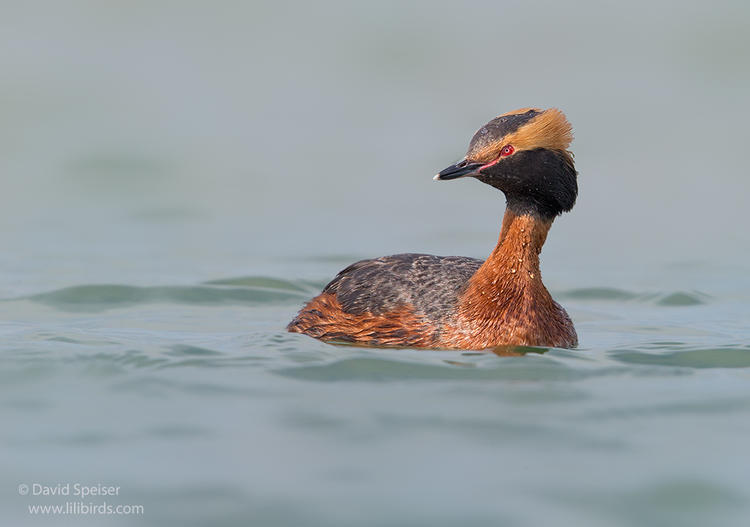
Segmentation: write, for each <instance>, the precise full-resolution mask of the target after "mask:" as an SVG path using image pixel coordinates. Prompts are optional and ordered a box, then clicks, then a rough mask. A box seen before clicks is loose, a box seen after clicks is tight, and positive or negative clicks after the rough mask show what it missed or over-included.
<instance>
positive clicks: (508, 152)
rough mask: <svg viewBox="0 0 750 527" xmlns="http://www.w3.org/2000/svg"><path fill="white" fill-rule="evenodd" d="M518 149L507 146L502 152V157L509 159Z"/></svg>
mask: <svg viewBox="0 0 750 527" xmlns="http://www.w3.org/2000/svg"><path fill="white" fill-rule="evenodd" d="M515 151H516V149H515V148H513V145H505V146H504V147H503V149H502V150H500V157H507V156H509V155H511V154H512V153H513V152H515Z"/></svg>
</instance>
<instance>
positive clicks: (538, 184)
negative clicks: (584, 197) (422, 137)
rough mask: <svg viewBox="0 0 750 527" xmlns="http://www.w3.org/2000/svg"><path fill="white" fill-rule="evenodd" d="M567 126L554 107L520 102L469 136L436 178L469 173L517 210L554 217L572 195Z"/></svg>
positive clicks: (569, 202)
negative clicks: (520, 105)
mask: <svg viewBox="0 0 750 527" xmlns="http://www.w3.org/2000/svg"><path fill="white" fill-rule="evenodd" d="M572 140H573V132H572V129H571V126H570V123H569V122H568V120H567V119H566V118H565V115H564V114H563V113H562V112H561V111H560V110H558V109H557V108H550V109H548V110H540V109H538V108H522V109H520V110H515V111H513V112H508V113H506V114H503V115H500V116H499V117H495V118H494V119H492V120H491V121H490V122H488V123H487V124H486V125H484V126H483V127H482V128H480V129H479V130H478V131H477V133H475V134H474V137H472V139H471V142H470V143H469V149H468V151H467V152H466V156H465V157H464V158H463V159H462V160H461V161H459V162H458V163H456V164H454V165H451V166H449V167H448V168H446V169H445V170H442V171H441V172H440V173H438V174H437V175H436V176H435V179H436V180H448V179H457V178H461V177H466V176H472V177H475V178H477V179H478V180H480V181H482V182H484V183H487V184H488V185H491V186H493V187H495V188H497V189H499V190H502V191H503V193H504V194H505V197H506V200H507V204H508V208H509V209H511V210H512V211H513V212H516V213H517V214H534V215H538V216H541V217H543V218H554V217H555V216H557V215H559V214H562V213H563V212H567V211H569V210H570V209H572V208H573V205H574V204H575V201H576V196H577V195H578V183H577V179H576V176H577V172H576V170H575V166H574V163H573V154H572V153H571V152H570V151H568V150H567V148H568V147H569V146H570V142H571V141H572Z"/></svg>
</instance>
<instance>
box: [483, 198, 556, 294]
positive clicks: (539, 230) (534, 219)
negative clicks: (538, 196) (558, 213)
mask: <svg viewBox="0 0 750 527" xmlns="http://www.w3.org/2000/svg"><path fill="white" fill-rule="evenodd" d="M552 221H553V220H549V219H542V218H540V217H539V216H536V215H532V214H517V213H515V212H513V211H512V210H510V209H507V210H506V211H505V215H504V216H503V223H502V226H501V228H500V237H499V238H498V241H497V246H496V247H495V249H494V250H493V251H492V253H491V254H490V256H489V258H487V260H486V261H485V262H484V264H483V265H482V267H481V268H480V269H479V271H481V272H483V273H486V274H492V275H498V274H500V275H511V276H510V278H515V279H516V280H521V281H525V280H526V279H529V280H541V278H540V276H539V253H540V252H542V246H543V245H544V242H545V240H546V239H547V233H548V232H549V229H550V227H551V226H552ZM477 274H479V273H477ZM512 275H517V276H515V277H513V276H512Z"/></svg>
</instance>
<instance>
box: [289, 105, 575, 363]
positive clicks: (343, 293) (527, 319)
mask: <svg viewBox="0 0 750 527" xmlns="http://www.w3.org/2000/svg"><path fill="white" fill-rule="evenodd" d="M572 140H573V132H572V127H571V125H570V123H569V122H568V120H567V118H566V117H565V114H564V113H563V112H562V111H560V110H559V109H557V108H549V109H546V110H543V109H540V108H530V107H529V108H521V109H518V110H514V111H511V112H508V113H504V114H502V115H500V116H498V117H496V118H494V119H492V120H491V121H489V122H488V123H487V124H485V125H484V126H482V127H481V128H480V129H479V130H478V131H477V132H476V133H475V134H474V136H473V137H472V139H471V141H470V142H469V147H468V151H467V152H466V155H465V157H464V158H463V159H461V160H460V161H458V162H457V163H455V164H453V165H451V166H449V167H448V168H446V169H444V170H442V171H440V172H439V173H438V174H437V175H436V176H435V177H434V179H435V180H438V181H446V180H453V179H458V178H465V177H473V178H476V179H478V180H479V181H481V182H483V183H486V184H487V185H490V186H491V187H494V188H496V189H498V190H500V191H502V192H503V193H504V195H505V201H506V207H505V212H504V215H503V218H502V223H501V228H500V236H499V239H498V242H497V245H496V246H495V248H494V250H493V251H492V252H491V253H490V255H489V256H488V257H487V259H485V260H484V261H482V260H479V259H476V258H469V257H463V256H433V255H429V254H416V253H408V254H395V255H392V256H383V257H380V258H373V259H368V260H362V261H359V262H356V263H354V264H352V265H350V266H349V267H347V268H345V269H344V270H342V271H341V272H340V273H338V275H337V276H336V277H335V278H334V279H333V280H331V282H329V283H328V285H326V286H325V287H324V288H323V290H322V292H321V293H320V294H319V295H318V296H316V297H315V298H313V299H312V300H310V301H309V302H307V304H306V305H305V306H304V307H303V308H302V309H301V310H300V311H299V313H297V315H296V316H295V317H294V319H293V320H292V321H291V322H290V323H289V325H288V326H287V330H288V331H290V332H294V333H303V334H306V335H309V336H311V337H315V338H318V339H321V340H323V341H329V342H332V343H350V344H356V345H363V346H373V347H395V348H425V349H448V350H450V349H454V350H468V349H471V350H482V349H487V348H496V347H501V346H538V347H558V348H574V347H576V346H577V345H578V336H577V334H576V330H575V328H574V326H573V322H572V320H571V318H570V316H568V313H567V312H566V311H565V309H564V308H563V307H562V306H561V305H560V304H558V303H557V302H556V301H555V300H554V299H553V298H552V296H551V295H550V293H549V291H548V290H547V288H546V287H545V286H544V284H543V283H542V276H541V273H540V270H539V253H540V252H541V250H542V246H543V245H544V242H545V240H546V238H547V233H548V232H549V230H550V227H551V226H552V222H553V221H554V220H555V218H556V217H557V216H559V215H560V214H562V213H563V212H568V211H570V210H571V209H572V208H573V206H574V205H575V202H576V198H577V196H578V172H577V171H576V169H575V164H574V159H573V153H572V152H571V151H570V150H568V148H569V146H570V143H571V141H572Z"/></svg>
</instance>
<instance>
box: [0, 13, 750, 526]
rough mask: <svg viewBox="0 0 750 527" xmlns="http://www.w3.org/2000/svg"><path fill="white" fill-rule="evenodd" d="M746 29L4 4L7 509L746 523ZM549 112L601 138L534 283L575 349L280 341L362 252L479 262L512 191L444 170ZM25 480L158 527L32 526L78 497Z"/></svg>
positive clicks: (239, 516) (209, 518) (224, 518)
mask: <svg viewBox="0 0 750 527" xmlns="http://www.w3.org/2000/svg"><path fill="white" fill-rule="evenodd" d="M749 16H750V15H749V12H748V8H747V7H746V6H745V5H744V4H740V3H736V4H732V3H714V4H711V5H710V6H709V5H704V4H702V3H700V4H698V3H696V4H695V5H691V4H686V3H677V2H675V3H673V4H669V5H668V4H663V5H660V6H656V7H655V6H653V5H650V4H648V5H647V4H643V5H637V4H633V3H630V4H628V5H627V6H612V5H600V3H590V4H577V5H576V6H563V5H562V4H561V5H557V4H555V3H550V4H538V5H531V4H527V3H524V4H523V5H521V4H518V3H507V4H505V3H486V4H485V3H474V4H465V5H462V6H460V7H459V6H458V5H456V6H452V5H448V4H445V5H443V4H434V3H429V4H427V3H425V4H416V3H414V4H409V5H408V6H407V7H404V6H401V5H400V4H395V3H394V4H378V5H377V6H376V5H368V6H364V5H362V6H359V7H352V6H351V5H350V4H343V3H342V4H327V5H325V6H316V7H315V8H313V7H308V6H307V4H297V5H293V6H278V7H271V6H260V5H250V4H247V5H245V6H244V7H243V6H239V5H230V4H222V5H221V6H217V5H209V4H205V5H204V6H199V5H193V4H191V5H189V6H188V5H187V4H181V5H177V4H174V5H169V4H153V3H150V2H149V3H145V2H144V3H141V4H139V3H128V4H122V5H121V6H120V7H119V8H116V7H114V5H107V6H104V5H103V4H100V3H96V2H78V3H75V4H71V5H67V6H63V5H62V4H61V3H54V4H53V3H50V5H48V6H45V8H44V9H42V10H39V9H38V8H34V7H32V6H28V7H12V8H11V7H9V6H8V7H6V9H4V15H3V17H2V21H0V25H2V27H1V29H2V30H3V33H2V34H3V37H2V38H3V39H4V41H5V42H4V45H3V46H0V65H1V66H2V67H3V72H4V74H5V75H4V77H5V79H6V80H5V81H4V82H3V83H2V84H0V110H1V112H0V113H2V115H3V118H2V119H0V138H1V139H2V141H0V174H1V176H0V177H1V178H2V184H3V190H2V193H0V240H1V241H2V246H3V251H2V252H1V253H0V360H2V368H1V369H0V417H2V423H3V425H2V426H1V427H0V445H1V446H2V448H0V523H2V524H3V525H5V524H8V525H38V524H49V525H81V524H91V525H110V524H113V525H126V524H128V525H129V524H135V525H269V526H276V525H279V526H298V525H321V526H351V525H367V526H369V525H372V526H380V525H403V526H411V525H425V526H428V525H429V526H443V525H444V526H454V525H511V526H513V525H522V526H526V525H528V526H537V525H549V524H552V523H553V522H554V524H555V525H571V526H572V525H575V526H584V525H591V526H609V525H613V526H642V525H654V526H661V525H688V526H693V525H694V526H703V525H708V524H711V525H744V524H746V522H747V518H748V517H750V501H749V500H750V476H748V473H750V456H748V455H747V452H746V451H747V446H746V445H747V437H748V436H749V435H750V327H749V326H748V321H750V265H749V264H748V259H747V255H748V247H750V234H749V233H748V229H746V227H745V224H746V218H745V214H744V210H745V203H746V197H747V195H748V192H750V177H749V176H750V174H748V169H747V162H746V156H745V155H744V150H745V143H746V141H747V131H746V125H745V123H746V122H747V120H746V119H747V117H748V115H749V114H750V112H749V111H748V110H750V104H749V103H748V100H747V93H750V72H748V69H747V64H748V63H750V61H748V58H749V57H748V56H747V55H748V49H750V40H748V36H747V35H750V32H749V31H748V29H750V24H749V23H748V20H749ZM522 22H523V23H522ZM521 43H522V44H523V45H521ZM527 105H540V106H553V105H554V106H559V107H561V108H562V109H563V110H565V111H566V112H567V114H568V116H569V118H570V120H571V121H572V123H573V125H574V128H575V130H576V141H575V142H574V144H573V149H574V151H575V153H576V161H577V167H578V169H579V171H580V179H579V183H580V187H581V194H580V197H579V203H578V205H577V206H576V208H575V209H574V210H573V212H572V213H571V214H568V215H565V216H564V217H562V218H560V219H559V220H558V221H557V222H556V223H555V225H554V226H553V229H552V231H551V233H550V236H549V240H548V243H547V245H546V246H545V249H544V252H543V254H542V266H543V272H544V277H545V281H546V283H547V285H548V287H549V288H550V290H551V291H552V292H553V294H554V296H555V297H556V298H557V299H558V300H559V301H560V302H561V303H562V304H563V305H564V306H565V307H566V308H567V309H568V311H569V313H570V314H571V316H572V318H573V320H574V322H575V324H576V327H577V330H578V334H579V338H580V342H581V346H580V348H579V349H577V350H549V351H546V352H545V350H526V351H532V353H528V354H526V355H524V356H521V357H507V356H499V355H496V354H493V353H486V352H485V353H458V352H442V351H441V352H432V351H414V350H376V349H363V348H352V347H346V346H331V345H326V344H323V343H320V342H317V341H315V340H313V339H310V338H307V337H304V336H301V335H292V334H288V333H286V332H285V331H284V326H285V325H286V323H287V322H288V321H289V319H290V318H291V317H292V316H293V314H294V312H295V311H296V310H297V309H298V308H299V307H300V306H301V304H302V303H303V302H304V301H305V300H306V299H308V298H309V297H310V296H312V295H314V294H316V292H317V291H319V289H320V287H321V286H322V285H323V284H324V283H325V282H326V281H327V280H328V279H330V278H331V277H332V276H333V275H334V274H335V273H336V272H337V271H338V270H340V269H341V268H343V267H344V266H346V265H348V264H349V263H351V262H352V261H355V260H357V259H361V258H365V257H372V256H378V255H383V254H392V253H398V252H404V251H414V252H431V253H435V254H463V255H468V256H475V257H484V256H486V254H487V253H488V252H489V251H490V249H491V248H492V246H493V245H494V243H495V240H496V236H497V228H498V226H499V221H500V215H501V213H502V198H501V196H500V195H498V194H497V193H495V192H493V191H491V190H490V189H488V188H485V187H483V186H482V185H480V184H479V183H476V182H471V181H457V182H452V183H447V182H446V183H443V184H438V183H434V182H432V181H431V176H432V174H434V173H435V172H436V171H437V170H439V169H441V168H444V166H447V164H449V163H450V162H452V161H454V160H455V159H456V158H458V157H460V156H461V155H462V153H463V150H464V148H465V145H466V143H467V142H468V139H469V138H470V136H471V134H472V133H473V132H474V130H475V129H476V128H477V127H478V126H479V125H481V124H482V123H483V122H485V121H486V120H488V119H489V118H491V117H492V116H494V115H495V114H498V113H501V112H504V111H507V110H510V109H513V108H517V107H521V106H527ZM716 130H721V134H717V133H713V132H714V131H716ZM34 483H38V484H43V485H55V484H58V483H61V484H65V483H70V484H71V486H72V485H73V484H74V483H81V484H84V485H95V484H98V483H101V484H105V485H114V486H120V487H121V490H120V492H119V494H118V495H117V496H114V497H111V498H107V501H108V502H109V503H111V504H113V505H143V507H144V513H143V514H142V515H139V516H115V515H109V516H96V515H92V514H89V515H86V516H81V515H67V516H66V515H57V516H55V517H52V518H50V517H48V518H39V517H35V516H33V515H30V514H29V512H28V506H29V505H37V504H41V505H44V504H60V503H65V502H66V501H76V498H74V497H61V496H21V495H19V492H18V486H19V485H20V484H27V485H30V486H31V485H33V484H34ZM102 499H103V498H102V497H94V498H91V499H90V500H84V501H87V502H88V501H92V502H94V503H95V504H99V503H100V502H101V501H102Z"/></svg>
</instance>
